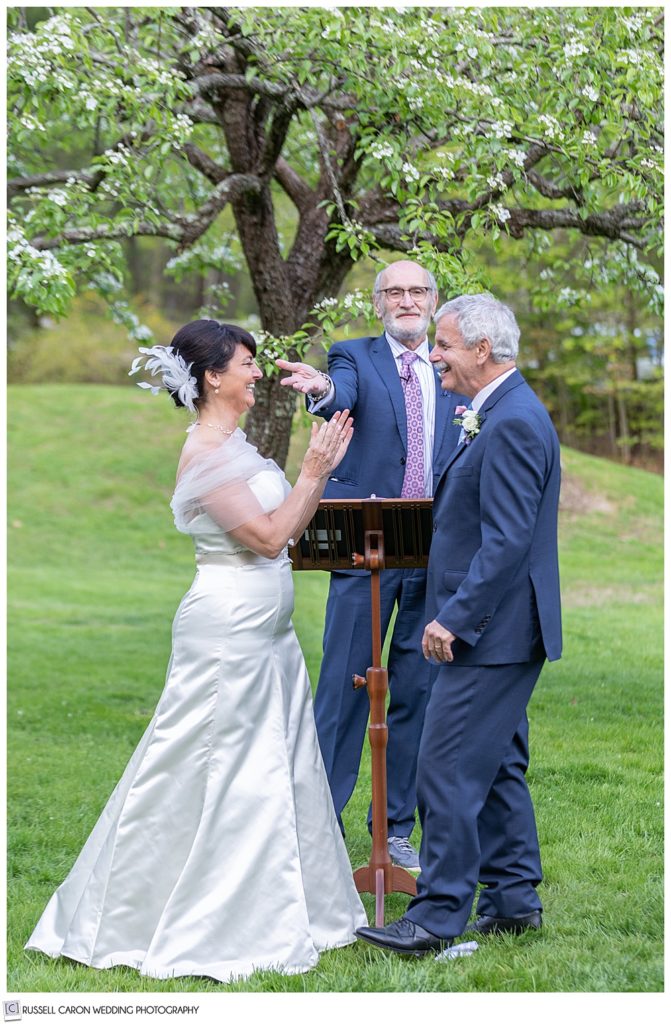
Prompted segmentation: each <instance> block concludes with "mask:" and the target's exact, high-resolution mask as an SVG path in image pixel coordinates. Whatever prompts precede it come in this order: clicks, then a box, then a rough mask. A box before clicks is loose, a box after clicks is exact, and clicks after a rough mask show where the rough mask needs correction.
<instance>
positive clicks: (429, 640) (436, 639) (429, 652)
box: [422, 619, 457, 664]
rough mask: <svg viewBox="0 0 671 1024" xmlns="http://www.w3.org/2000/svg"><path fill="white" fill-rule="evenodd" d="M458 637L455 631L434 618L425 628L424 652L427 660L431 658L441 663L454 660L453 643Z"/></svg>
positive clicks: (423, 638)
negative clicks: (451, 630) (451, 631)
mask: <svg viewBox="0 0 671 1024" xmlns="http://www.w3.org/2000/svg"><path fill="white" fill-rule="evenodd" d="M456 639H457V638H456V636H455V635H454V633H450V631H449V629H445V627H444V626H441V624H440V623H439V622H437V621H436V620H435V619H434V620H433V622H430V623H429V624H428V626H427V627H426V628H425V630H424V636H423V637H422V653H423V655H424V657H425V658H426V660H427V661H429V659H430V658H433V659H434V661H439V662H441V664H444V663H445V662H448V661H452V660H453V658H454V655H453V654H452V644H453V643H454V641H455V640H456Z"/></svg>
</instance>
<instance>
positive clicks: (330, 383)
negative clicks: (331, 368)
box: [310, 370, 333, 402]
mask: <svg viewBox="0 0 671 1024" xmlns="http://www.w3.org/2000/svg"><path fill="white" fill-rule="evenodd" d="M317 373H318V374H319V376H320V377H323V378H324V380H325V381H326V386H325V387H324V388H323V389H322V390H321V391H318V392H317V394H316V395H315V394H314V392H313V393H312V394H311V395H310V398H311V399H312V401H313V402H321V400H322V398H325V397H326V395H328V393H329V391H330V390H331V388H332V387H333V381H332V380H331V378H330V377H329V375H328V373H324V372H323V371H322V370H317Z"/></svg>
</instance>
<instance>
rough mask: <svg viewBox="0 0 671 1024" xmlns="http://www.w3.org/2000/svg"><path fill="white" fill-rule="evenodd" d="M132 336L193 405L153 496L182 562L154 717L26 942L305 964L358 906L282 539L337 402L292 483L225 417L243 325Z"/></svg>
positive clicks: (243, 403) (244, 341)
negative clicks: (185, 552) (191, 563)
mask: <svg viewBox="0 0 671 1024" xmlns="http://www.w3.org/2000/svg"><path fill="white" fill-rule="evenodd" d="M140 351H141V352H142V353H144V354H145V357H146V360H143V357H142V356H140V357H138V359H136V360H135V362H134V364H133V369H132V370H131V373H134V372H136V371H137V370H138V369H140V367H141V363H142V362H143V361H144V362H145V368H146V369H147V370H149V371H150V372H151V374H152V375H153V376H155V377H157V378H159V379H160V381H161V384H160V386H161V387H163V388H166V389H167V390H168V391H170V392H171V394H172V397H173V399H174V401H175V403H176V405H177V406H186V407H187V408H188V409H189V410H190V411H191V412H192V413H194V414H195V415H196V420H195V422H194V424H193V425H192V426H191V427H190V428H189V432H188V438H187V440H186V442H185V444H184V448H183V450H182V455H181V458H180V461H179V466H178V470H177V485H176V488H175V493H174V495H173V499H172V503H171V507H172V510H173V514H174V517H175V525H176V526H177V529H178V530H181V531H182V532H184V533H188V534H190V535H191V536H192V537H193V540H194V544H195V550H196V576H195V579H194V582H193V584H192V586H191V589H190V590H189V591H188V593H187V594H186V596H185V597H184V598H183V600H182V602H181V604H180V606H179V608H178V610H177V613H176V616H175V620H174V623H173V644H172V655H171V658H170V664H169V666H168V673H167V680H166V684H165V688H164V690H163V693H162V695H161V697H160V699H159V702H158V706H157V708H156V711H155V713H154V716H153V718H152V720H151V722H150V723H149V725H148V727H147V730H146V732H145V734H144V736H143V737H142V739H141V741H140V743H139V745H138V747H137V749H136V751H135V753H134V755H133V757H132V758H131V760H130V762H129V764H128V766H127V767H126V770H125V772H124V774H123V776H122V778H121V780H120V781H119V783H118V784H117V786H116V789H115V790H114V792H113V793H112V795H111V797H110V799H109V801H108V803H107V806H106V807H105V809H104V810H103V812H102V814H101V816H100V818H99V820H98V822H97V824H96V825H95V827H94V829H93V832H92V833H91V835H90V836H89V838H88V840H87V842H86V844H85V845H84V848H83V850H82V851H81V853H80V855H79V857H78V859H77V861H76V862H75V864H74V867H73V868H72V870H71V871H70V874H69V875H68V877H67V878H66V879H65V881H64V882H63V884H62V885H61V886H60V887H59V888H58V889H57V891H56V892H55V893H54V895H53V896H52V898H51V900H50V902H49V904H48V905H47V907H46V909H45V911H44V913H43V914H42V917H41V918H40V920H39V922H38V924H37V926H36V928H35V930H34V932H33V934H32V935H31V937H30V939H29V940H28V942H27V944H26V949H31V950H41V951H42V952H44V953H47V954H48V955H49V956H52V957H57V956H65V957H70V958H71V959H73V960H77V961H80V962H81V963H84V964H87V965H89V966H91V967H97V968H106V967H114V966H116V965H118V964H126V965H128V966H131V967H134V968H137V970H139V972H140V973H141V974H143V975H147V976H150V977H154V978H169V977H177V976H181V975H205V976H208V977H211V978H215V979H217V980H218V981H222V982H227V981H231V980H233V979H235V978H244V977H246V976H248V975H249V974H251V973H252V972H253V971H255V970H262V969H272V970H277V971H281V972H284V973H287V974H289V973H291V974H294V973H299V972H303V971H307V970H309V969H310V968H311V967H314V966H315V964H316V963H317V961H318V955H319V953H320V952H321V951H323V950H326V949H331V948H334V947H336V946H343V945H347V944H348V943H351V942H354V941H355V934H354V933H355V929H356V928H358V927H360V926H361V925H365V924H366V916H365V913H364V910H363V907H362V904H361V901H360V899H359V896H358V894H357V892H356V890H355V887H354V883H353V881H352V874H351V869H350V864H349V860H348V857H347V852H346V850H345V846H344V843H343V839H342V836H341V832H340V829H339V827H338V824H337V821H336V817H335V813H334V811H333V806H332V802H331V795H330V792H329V788H328V783H327V781H326V775H325V772H324V768H323V765H322V761H321V756H320V752H319V747H318V744H317V738H316V733H315V727H314V720H313V711H312V698H311V693H310V687H309V681H308V676H307V671H306V667H305V662H304V660H303V656H302V654H301V651H300V648H299V646H298V641H297V638H296V634H295V633H294V629H293V626H292V623H291V613H292V610H293V584H292V577H291V563H290V561H289V559H288V556H287V550H286V548H287V544H288V543H289V542H290V541H291V539H292V538H296V537H298V536H299V535H300V534H301V532H302V531H303V530H304V528H305V526H306V524H307V523H308V521H309V520H310V519H311V517H312V515H313V514H314V512H315V510H316V508H317V505H318V502H319V498H320V496H321V494H322V491H323V488H324V485H325V483H326V480H327V477H328V475H329V473H330V472H331V470H332V469H333V468H334V467H335V466H337V465H338V463H339V462H340V460H341V459H342V457H343V455H344V454H345V451H346V450H347V446H348V444H349V441H350V438H351V436H352V420H351V419H350V418H349V413H348V411H344V412H343V413H342V414H339V415H338V414H336V415H335V416H334V417H333V418H332V419H331V421H330V422H329V423H323V424H322V425H321V426H320V427H317V425H316V424H313V427H312V436H311V438H310V443H309V446H308V449H307V452H306V454H305V457H304V460H303V465H302V468H301V472H300V475H299V477H298V480H297V482H296V485H295V487H294V488H293V490H292V489H291V488H290V487H289V484H288V483H287V481H286V478H285V477H284V474H283V473H282V471H281V470H280V469H279V468H278V466H277V465H276V464H275V463H274V462H271V461H269V460H266V459H263V458H262V457H261V456H260V455H259V454H258V452H257V450H256V449H255V448H253V447H252V446H251V445H250V444H248V442H247V440H246V438H245V435H244V434H243V433H242V431H241V430H240V429H239V428H238V427H237V422H238V419H239V417H240V416H241V414H242V413H244V412H245V411H246V410H247V409H249V408H251V406H253V405H254V385H255V383H256V381H257V380H258V379H259V378H260V377H261V376H262V374H261V371H260V370H259V368H258V367H257V365H256V363H255V359H254V357H255V354H256V345H255V342H254V339H253V338H252V337H251V335H250V334H248V333H247V332H246V331H244V330H242V329H241V328H239V327H235V326H233V325H229V324H220V323H218V322H217V321H215V320H197V321H195V322H193V323H190V324H187V325H186V326H185V327H182V328H181V330H179V331H178V332H177V334H176V335H175V338H174V339H173V341H172V345H171V346H170V347H167V348H166V347H163V346H160V345H157V346H154V347H153V348H151V349H140ZM140 386H141V387H152V390H154V391H157V390H158V386H156V385H151V384H145V383H143V384H141V385H140Z"/></svg>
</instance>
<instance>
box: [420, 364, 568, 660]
mask: <svg viewBox="0 0 671 1024" xmlns="http://www.w3.org/2000/svg"><path fill="white" fill-rule="evenodd" d="M480 419H481V426H480V432H479V433H478V434H477V435H476V436H475V437H474V438H473V440H472V441H471V442H470V443H469V444H464V443H462V444H460V445H458V446H457V448H456V449H455V450H453V451H452V453H451V454H450V455H449V456H448V458H447V461H446V462H445V464H444V466H443V468H442V472H441V475H440V479H439V481H438V484H437V487H436V490H435V496H434V504H433V518H434V527H433V529H434V535H433V541H432V544H431V553H430V557H429V569H428V580H427V622H430V621H432V620H433V619H437V620H438V622H440V623H441V625H443V626H445V627H446V629H449V630H450V631H451V632H452V633H454V634H455V635H456V636H457V637H458V639H457V640H456V641H455V642H454V644H453V645H452V652H453V654H454V662H453V664H457V665H458V664H462V665H466V664H470V665H495V664H510V663H514V662H523V661H532V660H535V659H536V658H542V657H543V655H545V656H546V657H547V658H548V659H549V660H550V661H553V660H556V659H557V658H559V657H560V655H561V644H562V640H561V610H560V597H559V566H558V557H557V508H558V503H559V484H560V455H559V441H558V439H557V434H556V432H555V429H554V427H553V425H552V422H551V420H550V417H549V415H548V413H547V411H546V409H545V407H544V406H543V405H542V404H541V402H540V401H539V400H538V398H537V397H536V395H535V394H534V392H533V391H532V390H531V388H530V387H529V386H528V384H527V383H526V382H525V380H524V378H523V377H522V374H521V373H520V372H519V371H517V370H515V371H514V372H513V373H512V374H511V376H510V377H508V378H507V380H505V381H504V382H503V383H502V384H500V385H499V387H498V388H496V390H495V391H494V392H493V393H492V394H491V395H490V396H489V398H488V399H487V400H486V401H485V403H484V405H483V406H482V408H481V409H480Z"/></svg>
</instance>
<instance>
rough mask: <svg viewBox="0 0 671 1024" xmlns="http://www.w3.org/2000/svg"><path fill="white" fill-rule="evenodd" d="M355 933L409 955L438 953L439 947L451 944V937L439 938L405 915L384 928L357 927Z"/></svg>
mask: <svg viewBox="0 0 671 1024" xmlns="http://www.w3.org/2000/svg"><path fill="white" fill-rule="evenodd" d="M356 934H357V935H358V936H359V938H360V939H365V940H366V942H371V943H372V944H373V945H374V946H379V947H380V948H381V949H391V950H392V951H393V952H394V953H408V954H409V955H410V956H425V955H426V954H427V953H439V952H440V951H441V949H446V948H447V946H451V945H452V939H441V938H439V937H438V936H437V935H433V934H432V933H431V932H427V931H426V929H425V928H422V926H421V925H419V924H415V922H414V921H410V920H409V919H408V918H407V917H400V918H399V919H398V921H392V922H391V924H388V925H385V927H384V928H357V930H356Z"/></svg>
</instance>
